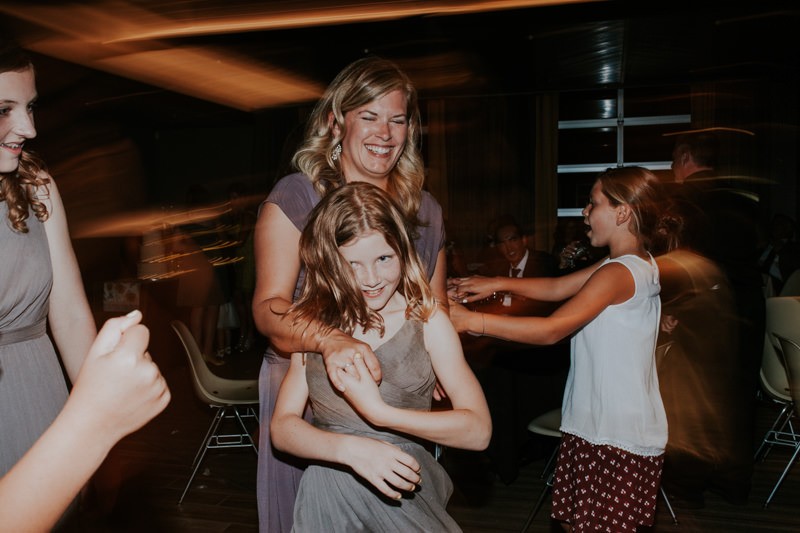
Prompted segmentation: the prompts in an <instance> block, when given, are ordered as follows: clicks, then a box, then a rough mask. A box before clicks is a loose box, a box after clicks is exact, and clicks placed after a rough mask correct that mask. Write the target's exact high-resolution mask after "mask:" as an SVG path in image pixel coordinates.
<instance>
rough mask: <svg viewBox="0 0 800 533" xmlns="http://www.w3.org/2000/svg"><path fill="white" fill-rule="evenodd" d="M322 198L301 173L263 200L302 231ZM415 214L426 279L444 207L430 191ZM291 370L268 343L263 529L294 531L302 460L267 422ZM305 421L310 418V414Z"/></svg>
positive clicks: (263, 388)
mask: <svg viewBox="0 0 800 533" xmlns="http://www.w3.org/2000/svg"><path fill="white" fill-rule="evenodd" d="M319 201H320V196H319V194H317V191H316V190H315V189H314V186H313V184H312V183H311V180H310V179H309V178H308V177H307V176H306V175H305V174H300V173H295V174H290V175H288V176H285V177H284V178H282V179H281V180H280V181H278V183H276V184H275V187H274V188H273V189H272V191H271V192H270V194H269V196H268V197H267V199H266V202H269V203H273V204H275V205H277V206H278V207H279V208H280V209H281V211H283V212H284V214H285V215H286V216H287V217H289V220H291V221H292V223H293V224H294V225H295V227H297V229H298V230H300V231H302V230H303V228H304V227H305V225H306V222H308V216H309V214H310V213H311V210H312V209H313V208H314V206H315V205H317V203H319ZM418 218H419V219H420V221H422V223H423V226H421V227H420V228H418V230H417V231H418V233H419V235H418V238H417V239H416V240H415V241H414V244H415V246H416V249H417V253H418V254H419V256H420V259H421V260H422V264H423V265H425V267H426V269H427V272H428V278H429V279H430V278H431V277H432V276H433V272H434V270H435V268H436V259H437V257H438V254H439V250H441V249H442V247H443V246H444V239H445V234H444V220H443V218H442V208H441V206H440V205H439V204H438V202H437V201H436V200H435V199H434V198H433V196H431V195H430V194H429V193H428V192H426V191H423V192H422V201H421V203H420V210H419V213H418ZM304 277H305V272H304V271H301V272H300V275H299V277H298V278H297V284H296V285H295V292H294V298H295V299H296V298H297V297H298V295H299V294H300V288H301V287H302V284H303V279H304ZM288 369H289V359H288V358H285V357H281V356H280V355H278V354H277V353H275V351H274V350H273V348H272V347H270V348H268V349H267V352H266V353H265V354H264V362H263V363H262V364H261V372H260V374H259V384H258V389H259V399H260V420H261V431H260V436H259V442H260V443H261V448H260V449H259V453H258V472H257V475H258V478H257V495H258V521H259V531H260V532H261V533H287V532H289V531H291V529H292V516H293V513H294V501H295V497H296V495H297V488H298V486H299V485H300V478H301V476H302V475H303V469H304V468H305V465H306V463H305V462H304V461H303V460H301V459H297V458H295V457H292V456H291V455H288V454H284V453H281V452H279V451H277V450H275V449H274V448H273V447H272V444H271V441H270V437H269V423H270V420H271V419H272V413H273V411H274V410H275V401H276V399H277V397H278V390H279V389H280V385H281V381H283V377H284V376H285V375H286V372H287V371H288ZM306 416H307V419H308V420H309V421H310V417H309V414H308V412H307V413H306Z"/></svg>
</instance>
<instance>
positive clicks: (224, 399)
mask: <svg viewBox="0 0 800 533" xmlns="http://www.w3.org/2000/svg"><path fill="white" fill-rule="evenodd" d="M171 326H172V329H173V330H174V331H175V333H177V335H178V338H179V339H180V341H181V344H182V345H183V348H184V350H185V351H186V356H187V359H188V361H189V368H190V370H191V375H192V386H193V387H194V391H195V393H196V394H197V397H198V398H200V400H201V401H203V402H205V403H208V404H209V405H215V406H224V405H243V404H251V403H258V380H256V379H229V378H223V377H221V376H218V375H216V374H215V373H213V372H212V371H211V369H209V368H208V364H206V360H205V358H204V357H203V354H202V352H201V351H200V347H199V346H197V341H196V340H195V338H194V335H192V334H191V332H190V331H189V328H187V327H186V324H184V323H183V322H181V321H180V320H173V321H172V323H171Z"/></svg>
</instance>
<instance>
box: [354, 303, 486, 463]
mask: <svg viewBox="0 0 800 533" xmlns="http://www.w3.org/2000/svg"><path fill="white" fill-rule="evenodd" d="M425 346H426V348H427V350H428V353H429V354H430V357H431V363H432V364H433V369H434V372H435V373H436V376H437V377H438V379H439V381H440V382H441V384H442V386H443V387H444V389H445V391H446V392H447V395H448V397H449V398H450V401H451V403H452V405H453V409H452V410H445V411H418V410H413V409H400V408H397V407H392V406H389V405H387V404H386V403H384V401H383V399H382V398H381V396H380V392H379V391H378V388H377V387H376V386H375V383H373V382H372V380H369V379H361V377H362V376H363V375H364V372H365V371H366V367H364V366H363V363H362V362H361V361H360V359H356V363H355V365H354V366H353V367H349V368H348V371H347V372H345V371H343V370H340V374H342V376H343V381H344V382H345V386H346V387H347V388H346V389H345V393H344V394H345V397H346V398H347V399H348V401H350V402H351V404H353V406H354V408H355V409H356V410H357V411H358V412H359V413H360V414H361V415H362V416H363V417H364V418H366V419H367V420H368V421H369V422H371V423H372V424H374V425H376V426H379V427H385V428H389V429H392V430H394V431H398V432H401V433H407V434H410V435H415V436H417V437H421V438H423V439H427V440H430V441H433V442H437V443H439V444H443V445H445V446H452V447H456V448H464V449H468V450H483V449H485V448H486V446H488V444H489V438H490V437H491V434H492V421H491V418H490V416H489V408H488V406H487V405H486V399H485V398H484V396H483V391H482V390H481V387H480V385H479V384H478V380H477V379H476V378H475V375H474V374H473V373H472V370H471V369H470V368H469V366H468V365H467V362H466V361H465V360H464V354H463V352H462V350H461V342H460V341H459V338H458V335H457V334H456V331H455V329H453V326H452V324H451V323H450V321H449V320H448V318H447V316H446V315H445V314H444V313H442V312H438V311H437V312H436V313H434V315H433V316H432V317H431V318H430V319H429V321H428V323H427V324H425Z"/></svg>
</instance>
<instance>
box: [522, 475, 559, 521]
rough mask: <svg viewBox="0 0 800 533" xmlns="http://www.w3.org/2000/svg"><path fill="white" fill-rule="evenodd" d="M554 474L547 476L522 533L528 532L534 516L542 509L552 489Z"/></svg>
mask: <svg viewBox="0 0 800 533" xmlns="http://www.w3.org/2000/svg"><path fill="white" fill-rule="evenodd" d="M554 475H555V472H550V475H549V476H547V481H546V482H545V484H544V488H543V489H542V493H541V494H540V495H539V500H538V501H537V502H536V506H535V507H534V508H533V509H531V512H530V514H528V519H527V520H526V521H525V525H524V526H523V527H522V532H521V533H525V532H526V531H528V528H529V527H531V524H532V523H533V519H534V518H536V515H537V514H538V513H539V509H541V508H542V504H543V503H544V499H545V498H546V497H547V495H548V494H549V493H550V489H551V488H552V487H553V476H554Z"/></svg>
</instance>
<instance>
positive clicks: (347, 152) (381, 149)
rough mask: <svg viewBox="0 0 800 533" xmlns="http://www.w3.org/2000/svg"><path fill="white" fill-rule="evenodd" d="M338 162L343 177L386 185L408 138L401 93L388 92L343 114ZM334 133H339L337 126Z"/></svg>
mask: <svg viewBox="0 0 800 533" xmlns="http://www.w3.org/2000/svg"><path fill="white" fill-rule="evenodd" d="M344 123H345V131H346V134H345V136H344V138H343V139H342V154H341V163H342V171H343V173H344V176H345V179H346V180H347V181H348V182H351V181H366V182H369V183H373V184H374V185H377V186H379V187H381V188H382V189H385V188H386V180H387V178H388V176H389V173H390V172H391V171H392V169H394V167H395V165H396V164H397V160H398V159H400V155H401V154H402V153H403V149H404V148H405V145H406V139H407V138H408V106H407V103H406V97H405V94H403V92H402V91H400V90H395V91H391V92H389V93H386V94H385V95H383V96H381V97H379V98H376V99H375V100H373V101H372V102H370V103H368V104H366V105H363V106H361V107H357V108H355V109H353V110H351V111H348V112H347V113H346V114H345V116H344ZM333 128H334V132H335V133H336V134H337V135H339V134H340V130H339V127H338V126H337V125H334V126H333Z"/></svg>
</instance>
